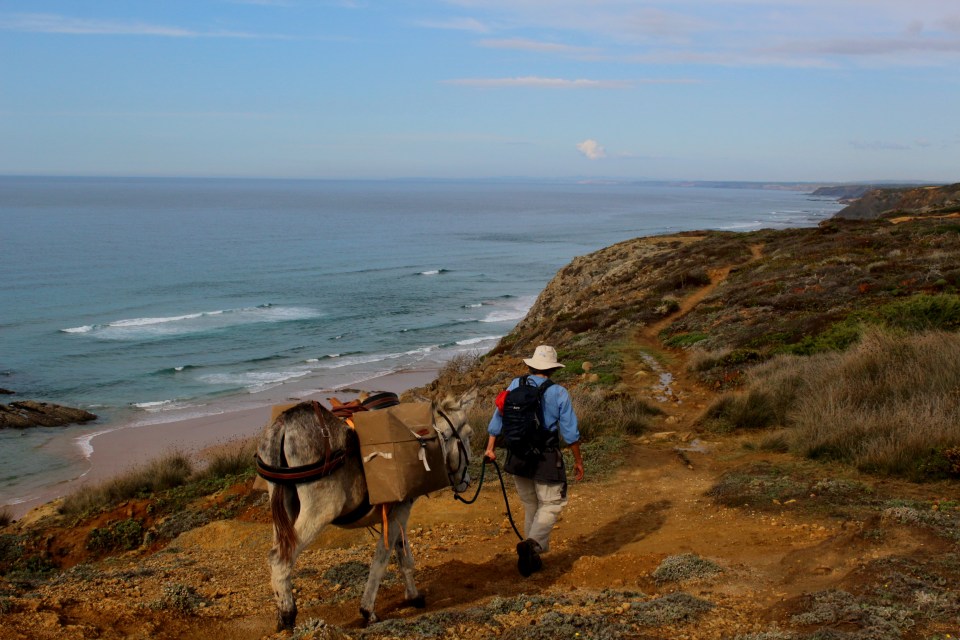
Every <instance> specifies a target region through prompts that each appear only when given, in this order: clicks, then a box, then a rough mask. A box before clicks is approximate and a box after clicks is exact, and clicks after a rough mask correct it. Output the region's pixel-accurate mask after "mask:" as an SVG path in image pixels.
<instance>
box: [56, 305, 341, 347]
mask: <svg viewBox="0 0 960 640" xmlns="http://www.w3.org/2000/svg"><path fill="white" fill-rule="evenodd" d="M323 315H324V313H323V312H321V311H319V310H317V309H312V308H310V307H283V306H274V305H261V306H259V307H246V308H241V309H217V310H214V311H203V312H198V313H186V314H181V315H175V316H158V317H144V318H126V319H122V320H113V321H111V322H107V323H106V324H96V325H83V326H80V327H71V328H68V329H61V331H62V332H63V333H77V334H91V335H93V336H95V337H98V338H103V339H107V340H136V339H140V338H149V337H155V336H168V335H177V334H185V333H199V332H203V331H210V330H214V329H223V328H226V327H231V326H236V325H244V324H255V323H266V322H288V321H292V320H306V319H310V318H318V317H321V316H323Z"/></svg>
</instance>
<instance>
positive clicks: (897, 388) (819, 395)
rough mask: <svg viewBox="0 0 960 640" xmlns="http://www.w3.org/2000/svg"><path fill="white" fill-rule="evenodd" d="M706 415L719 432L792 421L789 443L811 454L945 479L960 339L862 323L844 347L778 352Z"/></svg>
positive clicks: (954, 443) (953, 438)
mask: <svg viewBox="0 0 960 640" xmlns="http://www.w3.org/2000/svg"><path fill="white" fill-rule="evenodd" d="M705 417H706V419H707V422H708V423H709V424H713V425H715V426H717V425H719V426H720V427H724V426H725V427H727V428H764V427H771V426H787V427H790V428H791V431H790V433H789V436H788V441H789V443H790V449H791V450H792V451H794V452H795V453H798V454H800V455H804V456H807V457H810V458H823V459H831V460H840V461H843V462H847V463H850V464H852V465H854V466H856V467H857V468H859V469H861V470H864V471H870V472H875V473H889V474H895V475H900V476H906V477H912V478H915V479H933V478H941V477H947V476H950V475H952V474H954V472H955V466H956V465H955V464H954V463H953V461H952V458H951V455H952V454H953V452H954V451H955V448H956V447H958V446H960V335H958V334H956V333H952V332H942V331H931V332H927V333H922V334H914V335H907V336H904V335H901V334H898V333H896V332H893V331H890V330H884V329H870V330H868V331H867V332H866V333H865V334H864V337H863V338H862V339H861V341H860V342H859V343H857V344H856V345H855V346H854V347H852V348H851V349H850V350H848V351H846V352H844V353H823V354H817V355H814V356H810V357H806V358H804V357H797V356H780V357H778V358H776V359H774V360H772V361H770V362H767V363H765V364H763V365H761V366H759V367H757V368H756V369H755V370H753V371H752V372H751V376H750V382H749V383H748V385H747V388H746V390H745V391H744V392H743V393H740V394H728V395H726V396H724V397H723V398H721V399H720V400H719V401H717V402H716V403H715V404H714V405H713V406H711V407H710V409H708V411H707V412H706V414H705Z"/></svg>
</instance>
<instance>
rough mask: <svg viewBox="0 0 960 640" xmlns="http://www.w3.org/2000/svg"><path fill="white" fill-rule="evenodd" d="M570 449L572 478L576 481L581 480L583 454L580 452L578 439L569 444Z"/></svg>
mask: <svg viewBox="0 0 960 640" xmlns="http://www.w3.org/2000/svg"><path fill="white" fill-rule="evenodd" d="M570 451H572V452H573V479H574V480H576V481H577V482H580V481H581V480H583V455H581V454H580V441H579V440H578V441H577V442H574V443H573V444H572V445H570Z"/></svg>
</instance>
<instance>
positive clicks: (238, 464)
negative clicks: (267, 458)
mask: <svg viewBox="0 0 960 640" xmlns="http://www.w3.org/2000/svg"><path fill="white" fill-rule="evenodd" d="M256 452H257V438H248V439H246V440H243V441H241V442H237V443H232V444H229V445H225V446H223V447H219V448H217V449H215V450H212V451H210V452H208V453H207V455H206V456H204V458H203V460H202V462H203V468H202V469H201V470H200V471H198V472H197V473H196V479H203V478H223V477H227V476H238V475H242V474H244V473H247V472H250V471H253V469H254V463H253V456H254V454H255V453H256Z"/></svg>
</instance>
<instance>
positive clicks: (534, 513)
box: [484, 345, 584, 577]
mask: <svg viewBox="0 0 960 640" xmlns="http://www.w3.org/2000/svg"><path fill="white" fill-rule="evenodd" d="M523 362H524V364H526V365H527V367H529V373H528V374H527V375H524V376H520V377H518V378H514V379H513V381H512V382H511V383H510V385H509V386H508V387H507V390H506V392H504V393H503V394H501V395H500V396H499V397H498V403H497V404H498V407H497V410H496V411H494V413H493V417H492V418H491V419H490V424H489V425H488V427H487V433H488V434H489V438H488V440H487V450H486V452H485V454H484V455H485V456H486V458H487V459H488V460H491V461H492V460H496V457H497V456H496V453H495V452H494V446H495V444H496V439H497V437H498V436H501V435H503V436H504V439H505V440H507V441H508V442H509V443H515V442H516V441H517V440H518V439H519V438H520V436H518V435H517V434H518V433H519V429H518V428H516V427H515V426H514V425H516V424H517V423H520V422H522V420H521V419H518V418H516V417H515V415H514V414H513V413H511V411H512V407H513V405H515V404H517V403H516V402H513V403H511V402H510V401H509V399H510V398H511V397H517V396H516V391H515V390H518V389H520V388H521V387H524V388H527V387H530V386H531V385H532V386H534V387H535V388H536V391H537V392H536V395H535V396H533V397H536V398H538V399H539V408H538V413H537V422H538V424H537V428H536V429H534V430H533V431H531V432H528V433H527V434H526V435H523V436H522V439H523V440H524V441H525V442H524V443H523V444H524V445H525V446H520V447H518V446H516V445H515V444H513V445H512V446H510V447H509V448H508V451H507V461H506V463H505V464H504V467H503V468H504V471H506V472H507V473H510V474H512V475H513V477H514V481H515V483H516V487H517V493H518V494H519V496H520V500H521V501H522V502H523V506H524V534H525V535H526V538H525V539H524V540H523V541H521V542H520V543H519V544H517V569H518V570H519V571H520V574H521V575H523V576H524V577H527V576H529V575H530V574H532V573H534V572H536V571H539V570H540V569H541V568H542V567H543V562H542V560H541V559H540V554H541V553H543V552H545V551H547V550H548V549H549V547H550V532H551V531H552V530H553V527H554V525H555V524H556V522H557V518H558V517H559V516H560V512H561V511H562V510H563V507H564V506H566V504H567V474H566V469H565V468H564V464H563V455H562V454H561V452H560V446H561V439H562V441H563V442H565V443H566V444H567V445H568V446H569V447H570V450H571V451H572V452H573V459H574V464H573V472H574V478H575V479H576V480H577V481H580V480H582V479H583V474H584V469H583V458H582V456H581V454H580V432H579V430H578V429H577V416H576V414H575V413H574V411H573V406H572V404H571V402H570V393H569V392H568V391H567V390H566V389H565V388H563V387H562V386H560V385H558V384H555V383H553V382H552V381H551V380H550V376H551V375H552V374H553V373H554V372H556V371H558V370H559V369H562V368H563V366H564V365H562V364H560V363H559V362H558V361H557V351H556V349H554V348H553V347H551V346H547V345H541V346H539V347H537V348H536V350H535V351H534V353H533V357H532V358H525V359H524V360H523ZM511 392H512V393H513V395H511ZM521 393H522V392H521ZM505 397H506V398H507V402H506V405H507V406H503V405H502V404H501V403H502V402H503V401H504V398H505ZM505 414H506V415H505ZM505 417H506V421H505V420H504V418H505ZM505 422H506V424H505ZM505 428H506V429H507V430H508V431H511V430H512V431H511V432H510V433H506V432H505Z"/></svg>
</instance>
